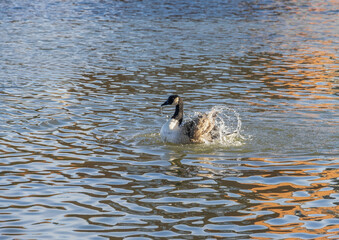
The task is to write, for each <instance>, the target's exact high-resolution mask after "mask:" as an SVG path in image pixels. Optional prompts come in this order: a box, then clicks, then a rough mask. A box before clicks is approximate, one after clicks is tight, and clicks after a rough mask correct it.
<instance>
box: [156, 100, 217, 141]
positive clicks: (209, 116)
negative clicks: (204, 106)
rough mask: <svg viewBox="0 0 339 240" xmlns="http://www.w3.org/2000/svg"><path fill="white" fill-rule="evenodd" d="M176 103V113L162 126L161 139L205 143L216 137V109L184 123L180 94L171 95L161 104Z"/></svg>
mask: <svg viewBox="0 0 339 240" xmlns="http://www.w3.org/2000/svg"><path fill="white" fill-rule="evenodd" d="M165 105H175V112H174V115H173V116H172V117H171V118H170V119H169V120H168V121H167V122H166V123H165V124H164V125H163V126H162V128H161V130H160V136H161V139H162V140H163V141H164V142H170V143H176V144H184V143H205V142H210V141H212V140H213V139H214V138H215V137H216V134H215V133H216V131H214V130H215V116H216V111H211V112H209V113H204V114H199V115H198V116H197V117H196V118H194V119H192V120H190V121H187V122H185V123H183V101H182V99H181V98H180V97H179V96H178V95H171V96H169V98H168V99H167V101H166V102H164V103H163V104H162V105H161V106H165Z"/></svg>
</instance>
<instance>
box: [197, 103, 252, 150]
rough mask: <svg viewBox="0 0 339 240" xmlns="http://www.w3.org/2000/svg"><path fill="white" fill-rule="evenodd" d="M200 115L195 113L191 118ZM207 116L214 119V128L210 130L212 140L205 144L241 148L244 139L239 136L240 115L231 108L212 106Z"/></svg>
mask: <svg viewBox="0 0 339 240" xmlns="http://www.w3.org/2000/svg"><path fill="white" fill-rule="evenodd" d="M200 114H201V113H199V112H195V113H194V115H193V116H192V117H191V118H195V117H196V116H198V115H200ZM207 114H208V115H209V116H210V117H211V118H213V119H214V122H215V127H214V129H213V130H212V135H213V140H212V142H211V141H208V140H206V142H205V143H207V144H221V145H224V146H241V145H242V144H243V143H244V140H245V139H244V137H243V136H242V135H241V124H242V123H241V118H240V114H239V113H238V112H237V111H236V110H235V109H233V108H229V107H226V106H221V105H220V106H214V107H213V108H212V109H211V110H210V111H209V112H207Z"/></svg>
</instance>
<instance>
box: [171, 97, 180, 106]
mask: <svg viewBox="0 0 339 240" xmlns="http://www.w3.org/2000/svg"><path fill="white" fill-rule="evenodd" d="M178 103H179V98H178V97H176V98H175V99H174V101H173V103H172V105H177V104H178Z"/></svg>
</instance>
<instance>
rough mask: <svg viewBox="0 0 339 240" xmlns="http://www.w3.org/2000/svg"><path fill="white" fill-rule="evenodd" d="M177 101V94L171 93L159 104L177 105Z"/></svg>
mask: <svg viewBox="0 0 339 240" xmlns="http://www.w3.org/2000/svg"><path fill="white" fill-rule="evenodd" d="M179 101H180V97H179V96H178V95H171V96H169V97H168V99H167V100H166V102H164V103H163V104H161V106H165V105H178V104H179Z"/></svg>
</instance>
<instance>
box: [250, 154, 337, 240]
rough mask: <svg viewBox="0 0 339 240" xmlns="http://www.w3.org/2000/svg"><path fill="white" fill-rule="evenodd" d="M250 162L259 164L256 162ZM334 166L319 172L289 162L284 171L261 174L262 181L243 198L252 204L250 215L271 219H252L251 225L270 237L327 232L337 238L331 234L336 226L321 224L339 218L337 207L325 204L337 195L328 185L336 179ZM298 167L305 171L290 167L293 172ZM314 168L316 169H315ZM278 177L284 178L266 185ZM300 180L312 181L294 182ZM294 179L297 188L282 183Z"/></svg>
mask: <svg viewBox="0 0 339 240" xmlns="http://www.w3.org/2000/svg"><path fill="white" fill-rule="evenodd" d="M252 160H255V161H259V160H260V158H256V159H252ZM261 161H263V162H270V163H275V164H276V162H273V161H270V160H267V159H261ZM335 164H336V163H335V162H334V163H333V168H331V166H330V165H325V166H324V167H325V169H324V170H322V171H321V172H319V171H318V170H316V169H319V168H320V166H321V164H317V163H315V162H314V161H296V162H295V163H291V162H289V164H288V165H286V168H288V169H281V170H273V171H272V172H266V171H263V174H261V175H260V176H261V177H263V178H265V180H260V183H253V185H252V186H253V187H252V189H251V191H252V194H248V193H246V196H244V197H246V198H249V197H251V198H252V199H251V200H253V201H254V202H256V204H255V205H254V206H252V207H251V211H252V212H263V211H270V212H272V213H273V214H272V215H273V216H274V218H270V219H268V218H267V217H265V216H264V215H262V216H256V217H255V219H253V224H256V225H262V226H265V227H267V228H268V232H270V233H272V234H289V233H303V234H305V233H307V234H329V233H330V232H331V231H333V234H334V235H335V234H338V232H335V231H338V228H337V226H336V225H330V224H328V223H323V221H326V220H328V219H335V218H338V215H339V207H338V206H337V205H333V204H329V203H328V202H327V201H326V200H327V199H333V197H331V195H332V194H337V192H336V191H335V189H334V188H333V187H332V186H331V185H330V183H331V181H332V180H333V179H337V178H339V171H338V169H337V168H336V167H335ZM284 165H285V164H284ZM300 165H303V166H305V167H304V168H303V169H300V168H298V169H293V166H295V168H297V167H298V166H300ZM307 165H308V166H307ZM247 166H250V165H247ZM279 166H281V165H279ZM315 167H317V168H316V169H315ZM320 169H321V168H320ZM256 175H258V172H256ZM279 176H283V177H285V178H282V180H281V181H280V182H277V183H275V184H274V183H270V182H272V180H273V179H272V180H271V179H270V178H272V177H279ZM301 176H302V177H303V178H305V177H306V178H312V177H313V178H314V179H311V180H308V181H306V180H303V181H301V182H300V181H299V179H298V178H300V177H301ZM286 177H288V178H286ZM266 179H267V180H266ZM294 179H295V181H296V182H298V183H299V184H298V183H293V182H286V180H290V181H293V180H294ZM266 182H267V183H266ZM253 193H254V195H253ZM258 239H260V238H258ZM291 239H292V238H291Z"/></svg>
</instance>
